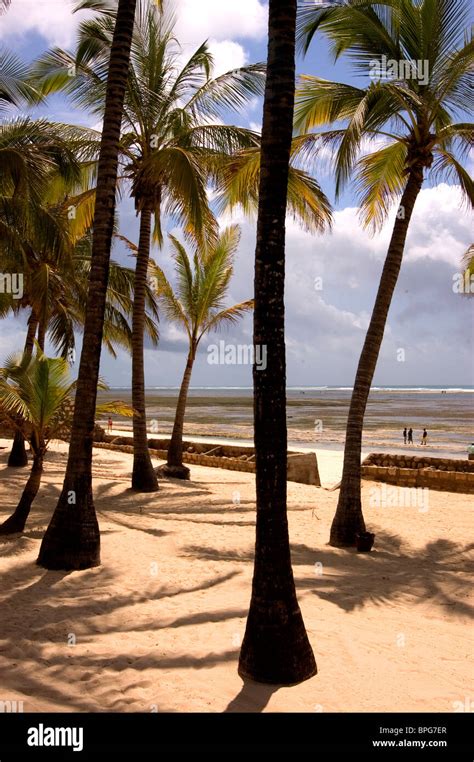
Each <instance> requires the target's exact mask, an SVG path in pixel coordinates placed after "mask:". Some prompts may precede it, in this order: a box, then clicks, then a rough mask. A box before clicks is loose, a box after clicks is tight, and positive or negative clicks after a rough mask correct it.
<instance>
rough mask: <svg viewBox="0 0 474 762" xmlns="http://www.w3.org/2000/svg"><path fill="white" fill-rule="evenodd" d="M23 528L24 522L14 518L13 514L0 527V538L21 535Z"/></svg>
mask: <svg viewBox="0 0 474 762" xmlns="http://www.w3.org/2000/svg"><path fill="white" fill-rule="evenodd" d="M24 528H25V522H24V521H19V520H18V519H16V518H15V514H13V515H12V516H10V518H9V519H7V520H6V521H4V522H3V524H1V525H0V536H5V535H9V534H21V533H22V532H23V530H24Z"/></svg>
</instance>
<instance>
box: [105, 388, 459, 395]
mask: <svg viewBox="0 0 474 762" xmlns="http://www.w3.org/2000/svg"><path fill="white" fill-rule="evenodd" d="M252 388H253V387H251V386H191V387H190V389H189V391H190V392H193V391H197V392H202V391H229V392H230V391H252ZM352 389H353V387H352V386H287V387H286V390H287V391H288V392H298V391H302V392H324V391H331V392H352ZM109 390H110V391H128V392H129V391H131V390H132V388H131V386H110V387H109ZM164 391H179V386H147V387H146V389H145V392H164ZM370 391H371V392H400V393H402V394H406V393H413V394H427V393H432V394H474V386H373V387H372V388H371V390H370Z"/></svg>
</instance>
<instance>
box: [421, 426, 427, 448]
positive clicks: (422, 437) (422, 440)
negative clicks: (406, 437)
mask: <svg viewBox="0 0 474 762" xmlns="http://www.w3.org/2000/svg"><path fill="white" fill-rule="evenodd" d="M427 439H428V432H427V431H426V429H423V434H422V436H421V444H422V445H425V444H426V441H427Z"/></svg>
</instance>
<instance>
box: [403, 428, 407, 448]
mask: <svg viewBox="0 0 474 762" xmlns="http://www.w3.org/2000/svg"><path fill="white" fill-rule="evenodd" d="M406 443H407V427H406V426H405V428H404V429H403V444H406Z"/></svg>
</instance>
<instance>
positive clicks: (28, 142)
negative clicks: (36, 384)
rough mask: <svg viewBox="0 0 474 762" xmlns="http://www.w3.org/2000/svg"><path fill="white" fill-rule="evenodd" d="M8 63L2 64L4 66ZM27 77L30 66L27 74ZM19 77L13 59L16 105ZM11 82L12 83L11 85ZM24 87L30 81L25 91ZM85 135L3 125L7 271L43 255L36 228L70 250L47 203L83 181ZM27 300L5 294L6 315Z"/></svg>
mask: <svg viewBox="0 0 474 762" xmlns="http://www.w3.org/2000/svg"><path fill="white" fill-rule="evenodd" d="M0 58H1V55H0ZM2 63H3V61H0V65H1V64H2ZM25 75H26V68H25V70H24V71H23V74H22V76H23V77H24V76H25ZM18 77H19V73H18V69H17V67H16V66H15V65H12V64H11V61H10V66H9V67H7V74H6V75H5V72H3V74H2V82H3V85H4V87H3V94H5V90H6V91H7V92H8V93H9V94H10V96H11V97H9V98H8V99H7V100H9V102H11V103H16V104H17V100H16V95H17V92H16V91H15V89H14V88H12V85H11V82H12V80H13V81H16V80H17V79H18ZM15 78H16V79H15ZM5 82H7V83H8V84H7V85H6V86H5ZM23 84H24V79H23V80H22V87H23ZM25 87H26V85H25ZM0 88H1V85H0ZM12 93H13V94H12ZM18 95H19V97H22V96H24V97H25V99H26V98H27V97H28V95H29V93H28V92H27V93H26V94H25V93H24V92H23V90H20V92H19V94H18ZM1 100H2V95H1V94H0V101H1ZM3 100H5V98H3ZM17 105H18V104H17ZM85 132H86V131H85V130H81V129H80V128H75V127H71V126H69V125H61V124H52V123H49V122H47V121H45V120H44V119H40V120H31V119H29V118H24V117H21V118H17V119H13V120H9V121H7V122H4V123H3V124H2V125H1V126H0V169H1V172H0V249H1V253H2V266H3V269H4V270H6V271H11V272H17V273H18V272H19V273H22V274H23V277H25V266H26V260H30V261H31V259H32V258H33V259H34V258H35V257H36V256H37V255H38V251H37V250H36V251H35V247H34V246H33V247H32V246H31V238H30V235H29V232H28V231H31V230H35V237H36V239H37V238H38V233H39V232H40V231H41V240H42V245H43V247H44V250H45V251H46V250H48V251H49V250H50V249H58V248H59V249H64V247H65V232H64V226H63V225H59V226H58V225H57V220H55V218H54V217H52V216H51V214H50V213H49V211H48V210H46V209H45V208H44V203H43V202H44V198H45V193H46V192H47V190H48V188H49V189H51V188H52V187H54V186H56V187H64V188H65V189H66V188H70V187H72V186H73V185H75V184H76V183H77V182H78V180H79V178H80V175H81V161H80V156H81V154H82V153H83V150H84V139H85V137H86V135H85V134H84V133H85ZM87 142H89V135H87ZM37 286H38V283H36V284H35V288H34V289H30V294H33V293H36V287H37ZM26 301H27V299H26V297H25V294H23V297H22V298H21V299H20V300H16V299H12V298H11V297H10V298H9V297H8V295H6V294H2V295H0V316H3V315H5V314H6V312H8V311H9V310H10V309H14V310H19V309H21V308H22V307H24V306H25V305H26ZM38 324H39V320H37V319H36V318H35V316H34V315H33V313H32V314H31V315H30V319H29V322H28V334H27V338H26V342H25V351H30V352H31V351H32V346H33V340H34V337H35V335H36V331H37V329H38ZM27 463H28V458H27V455H26V450H25V445H24V440H23V438H22V435H21V432H20V431H19V430H18V431H17V432H16V434H15V437H14V441H13V448H12V451H11V453H10V457H9V460H8V465H9V466H16V467H21V466H26V465H27Z"/></svg>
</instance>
